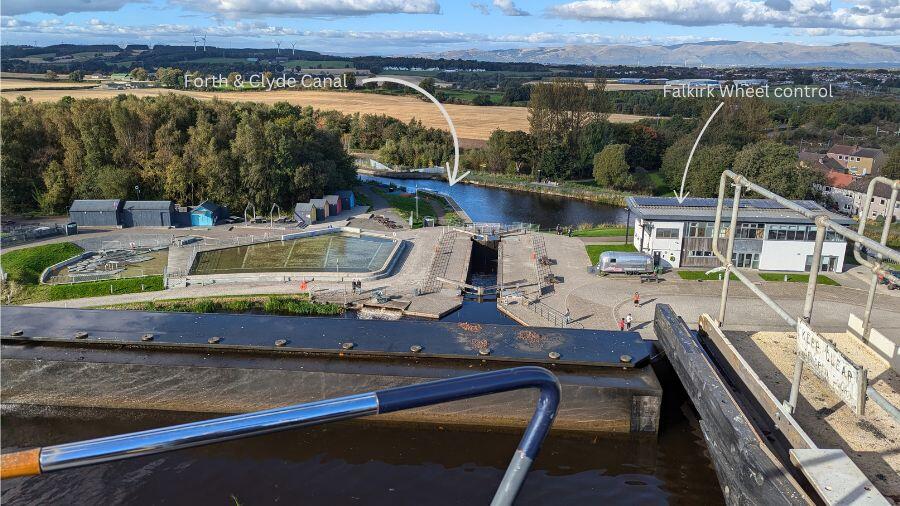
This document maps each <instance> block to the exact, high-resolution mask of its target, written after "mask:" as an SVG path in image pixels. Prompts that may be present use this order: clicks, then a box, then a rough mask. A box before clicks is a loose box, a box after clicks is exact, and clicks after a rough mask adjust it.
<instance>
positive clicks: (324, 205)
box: [309, 199, 331, 221]
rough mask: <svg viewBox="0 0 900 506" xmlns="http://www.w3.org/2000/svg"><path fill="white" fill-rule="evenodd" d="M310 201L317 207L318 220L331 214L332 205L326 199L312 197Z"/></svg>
mask: <svg viewBox="0 0 900 506" xmlns="http://www.w3.org/2000/svg"><path fill="white" fill-rule="evenodd" d="M309 203H310V204H311V205H312V206H313V207H315V208H316V221H322V220H324V219H325V218H327V217H329V216H331V213H329V209H330V207H329V205H328V202H327V201H326V200H325V199H310V200H309Z"/></svg>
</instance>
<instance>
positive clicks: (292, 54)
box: [291, 42, 297, 56]
mask: <svg viewBox="0 0 900 506" xmlns="http://www.w3.org/2000/svg"><path fill="white" fill-rule="evenodd" d="M296 46H297V43H296V42H291V56H294V51H295V49H294V48H295V47H296Z"/></svg>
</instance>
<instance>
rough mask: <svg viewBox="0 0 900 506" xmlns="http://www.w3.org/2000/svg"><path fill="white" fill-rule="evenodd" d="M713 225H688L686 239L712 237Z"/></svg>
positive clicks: (705, 223) (693, 223)
mask: <svg viewBox="0 0 900 506" xmlns="http://www.w3.org/2000/svg"><path fill="white" fill-rule="evenodd" d="M712 231H713V224H712V223H709V222H696V221H692V222H690V223H688V237H697V238H709V237H712V236H713V234H712Z"/></svg>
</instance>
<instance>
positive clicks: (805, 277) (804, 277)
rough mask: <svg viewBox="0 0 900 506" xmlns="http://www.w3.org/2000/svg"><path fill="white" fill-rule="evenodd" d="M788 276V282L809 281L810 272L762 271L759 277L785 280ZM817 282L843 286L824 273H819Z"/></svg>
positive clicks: (769, 279)
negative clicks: (784, 272) (781, 272)
mask: <svg viewBox="0 0 900 506" xmlns="http://www.w3.org/2000/svg"><path fill="white" fill-rule="evenodd" d="M785 276H787V281H788V283H809V274H786V275H785V274H779V273H777V272H760V273H759V277H761V278H763V279H764V280H766V281H784V277H785ZM816 282H817V283H818V284H820V285H831V286H841V284H840V283H838V282H837V281H835V280H833V279H831V278H829V277H828V276H826V275H824V274H819V276H818V277H817V278H816Z"/></svg>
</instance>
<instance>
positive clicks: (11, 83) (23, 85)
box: [0, 79, 97, 93]
mask: <svg viewBox="0 0 900 506" xmlns="http://www.w3.org/2000/svg"><path fill="white" fill-rule="evenodd" d="M94 86H97V83H74V82H72V81H42V80H35V79H0V91H7V90H23V89H26V90H32V89H35V88H61V89H75V88H91V87H94ZM52 92H53V93H56V92H55V91H52Z"/></svg>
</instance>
